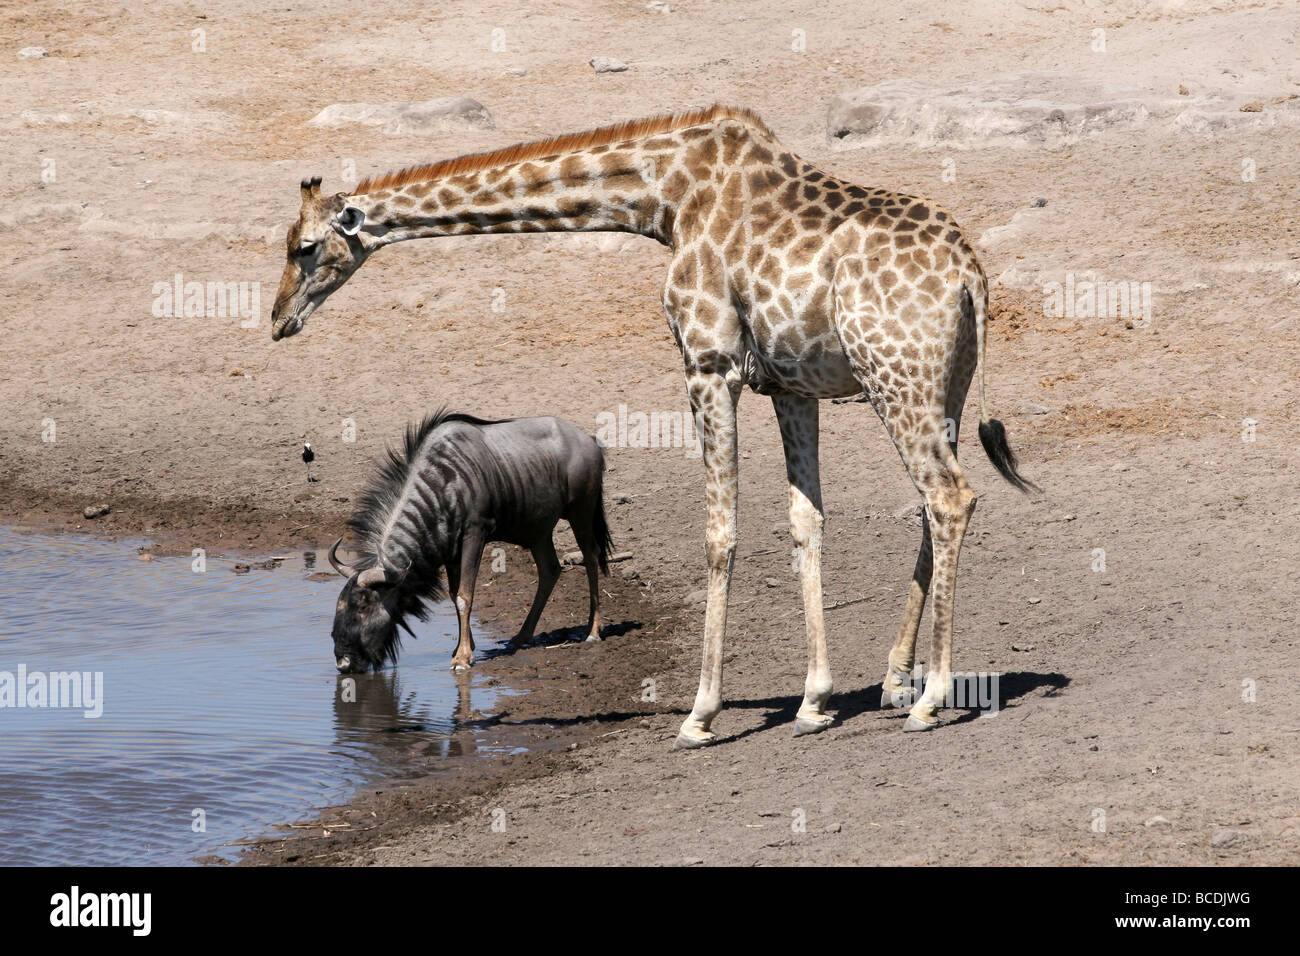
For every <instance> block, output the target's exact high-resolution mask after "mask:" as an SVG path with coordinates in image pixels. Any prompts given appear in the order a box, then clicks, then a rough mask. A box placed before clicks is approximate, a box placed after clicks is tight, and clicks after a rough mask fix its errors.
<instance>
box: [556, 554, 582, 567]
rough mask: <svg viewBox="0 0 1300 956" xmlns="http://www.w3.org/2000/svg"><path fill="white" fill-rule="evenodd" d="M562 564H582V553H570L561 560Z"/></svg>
mask: <svg viewBox="0 0 1300 956" xmlns="http://www.w3.org/2000/svg"><path fill="white" fill-rule="evenodd" d="M560 563H561V564H569V565H577V564H582V552H581V551H568V552H566V553H565V555H564V557H562V558H560Z"/></svg>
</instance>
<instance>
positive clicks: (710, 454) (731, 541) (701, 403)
mask: <svg viewBox="0 0 1300 956" xmlns="http://www.w3.org/2000/svg"><path fill="white" fill-rule="evenodd" d="M686 386H687V391H688V393H689V394H690V398H691V407H692V409H693V410H694V412H695V427H696V431H697V432H698V433H699V436H700V444H701V447H702V451H703V458H704V470H705V484H706V488H705V497H706V500H707V507H708V517H707V527H706V529H705V536H704V537H705V544H706V548H707V551H708V561H709V596H708V603H707V604H706V605H705V609H704V656H703V660H702V662H701V664H700V686H699V689H698V690H697V691H696V694H695V705H694V706H693V707H692V708H691V713H690V716H688V717H687V718H686V720H685V721H683V722H682V726H681V729H680V730H679V731H678V733H677V740H676V741H675V743H674V744H673V747H674V749H690V748H694V747H702V746H704V745H705V744H708V743H712V742H713V740H714V737H715V735H714V733H713V732H712V731H711V730H710V729H709V728H710V726H711V725H712V723H713V718H714V717H716V716H717V714H718V711H720V710H721V709H722V645H723V638H724V636H725V634H726V629H727V594H728V591H729V590H730V587H731V568H732V564H733V562H734V561H735V556H736V492H737V487H738V484H739V481H738V473H737V456H736V401H737V399H739V397H740V382H739V379H736V380H735V381H734V382H733V381H728V380H727V379H726V378H724V377H723V376H722V375H717V374H706V373H703V372H694V373H691V374H689V375H688V376H687V380H686Z"/></svg>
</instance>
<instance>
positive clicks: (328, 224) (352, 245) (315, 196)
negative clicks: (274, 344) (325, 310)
mask: <svg viewBox="0 0 1300 956" xmlns="http://www.w3.org/2000/svg"><path fill="white" fill-rule="evenodd" d="M320 182H321V181H320V177H316V178H315V179H304V180H303V181H302V208H301V209H300V210H299V212H298V221H297V222H295V223H294V224H293V225H292V226H290V227H289V235H288V238H287V243H286V244H287V246H288V249H287V257H288V258H287V260H286V262H285V264H284V275H283V276H281V278H280V291H279V292H278V293H276V296H275V306H274V307H273V308H272V309H271V338H272V340H274V341H279V340H280V339H282V338H286V337H287V336H290V335H296V334H297V333H299V332H301V331H302V327H303V326H304V325H306V324H307V319H308V317H309V316H310V315H311V314H312V313H313V312H315V311H316V307H317V306H319V305H320V304H321V303H322V302H324V301H325V299H326V298H328V297H329V294H330V293H331V292H333V291H334V290H335V289H337V288H338V287H339V286H341V285H343V283H345V282H347V281H348V279H349V278H350V277H351V276H352V273H354V272H356V271H357V269H358V268H360V266H361V263H363V262H365V261H366V256H368V255H369V250H367V249H366V247H365V246H364V245H363V244H362V241H361V235H360V232H361V227H362V225H364V223H365V219H366V217H365V213H363V212H362V211H361V210H360V209H359V208H357V206H355V205H353V204H352V203H350V202H349V196H348V194H347V193H338V194H336V195H333V196H323V195H321V191H320Z"/></svg>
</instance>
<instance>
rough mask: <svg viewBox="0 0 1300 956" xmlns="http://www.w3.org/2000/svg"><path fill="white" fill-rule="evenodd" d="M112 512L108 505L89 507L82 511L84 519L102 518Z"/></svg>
mask: <svg viewBox="0 0 1300 956" xmlns="http://www.w3.org/2000/svg"><path fill="white" fill-rule="evenodd" d="M109 511H110V509H109V507H108V505H87V506H86V507H85V508H83V509H82V510H81V516H82V517H83V518H92V519H93V518H102V517H104V515H106V514H108V512H109Z"/></svg>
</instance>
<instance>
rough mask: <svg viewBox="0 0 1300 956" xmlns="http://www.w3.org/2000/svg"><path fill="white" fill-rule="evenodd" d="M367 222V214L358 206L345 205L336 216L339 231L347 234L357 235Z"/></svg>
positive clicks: (335, 222) (335, 221)
mask: <svg viewBox="0 0 1300 956" xmlns="http://www.w3.org/2000/svg"><path fill="white" fill-rule="evenodd" d="M365 223H366V214H365V213H364V212H362V211H361V210H360V209H358V208H357V207H356V206H344V207H343V209H342V210H340V211H339V214H338V215H337V216H336V217H335V218H334V224H335V226H336V227H337V228H338V231H339V232H341V233H343V235H345V236H355V235H356V234H357V233H358V232H360V231H361V227H362V226H363V225H365Z"/></svg>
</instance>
